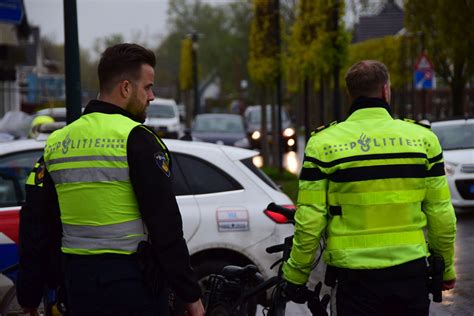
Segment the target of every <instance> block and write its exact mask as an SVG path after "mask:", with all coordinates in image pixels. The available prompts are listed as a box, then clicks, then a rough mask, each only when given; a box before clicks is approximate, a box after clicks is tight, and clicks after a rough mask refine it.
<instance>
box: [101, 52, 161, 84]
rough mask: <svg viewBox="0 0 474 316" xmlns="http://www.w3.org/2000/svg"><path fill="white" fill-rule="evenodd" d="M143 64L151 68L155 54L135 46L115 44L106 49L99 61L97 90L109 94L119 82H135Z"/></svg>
mask: <svg viewBox="0 0 474 316" xmlns="http://www.w3.org/2000/svg"><path fill="white" fill-rule="evenodd" d="M143 64H146V65H150V66H152V67H153V68H154V67H155V64H156V58H155V54H154V53H153V52H152V51H151V50H149V49H146V48H144V47H142V46H140V45H137V44H128V43H123V44H117V45H114V46H111V47H108V48H107V49H106V50H105V51H104V52H103V53H102V56H101V58H100V61H99V67H98V68H97V72H98V74H99V88H100V91H101V92H110V91H111V90H112V89H113V87H114V86H115V85H116V84H117V83H118V82H120V81H121V80H125V79H129V80H137V79H138V77H139V76H140V69H141V66H142V65H143Z"/></svg>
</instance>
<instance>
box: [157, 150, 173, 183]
mask: <svg viewBox="0 0 474 316" xmlns="http://www.w3.org/2000/svg"><path fill="white" fill-rule="evenodd" d="M153 156H154V157H155V161H156V164H157V165H158V167H160V169H161V170H162V171H163V172H164V173H165V175H166V176H167V177H169V176H170V175H171V173H170V166H169V163H168V160H167V159H166V156H165V154H164V153H162V152H157V153H154V154H153Z"/></svg>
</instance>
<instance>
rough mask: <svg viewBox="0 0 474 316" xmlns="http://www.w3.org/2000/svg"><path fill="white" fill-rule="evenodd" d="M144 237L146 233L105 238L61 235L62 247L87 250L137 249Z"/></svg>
mask: <svg viewBox="0 0 474 316" xmlns="http://www.w3.org/2000/svg"><path fill="white" fill-rule="evenodd" d="M146 239H147V238H146V235H141V236H130V237H124V238H107V239H105V238H104V239H99V238H85V237H73V236H63V238H62V247H64V248H71V249H89V250H99V249H105V250H124V251H137V247H138V244H139V243H140V241H142V240H146Z"/></svg>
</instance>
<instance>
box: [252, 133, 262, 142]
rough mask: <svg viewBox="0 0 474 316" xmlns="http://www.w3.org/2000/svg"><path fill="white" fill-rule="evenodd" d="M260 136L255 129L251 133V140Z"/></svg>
mask: <svg viewBox="0 0 474 316" xmlns="http://www.w3.org/2000/svg"><path fill="white" fill-rule="evenodd" d="M259 138H260V132H259V131H255V132H253V133H252V139H253V140H257V139H259Z"/></svg>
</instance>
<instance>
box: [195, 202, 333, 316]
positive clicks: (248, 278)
mask: <svg viewBox="0 0 474 316" xmlns="http://www.w3.org/2000/svg"><path fill="white" fill-rule="evenodd" d="M264 212H274V213H278V214H280V215H283V216H284V217H285V218H286V222H287V223H292V224H294V215H295V210H292V209H288V208H284V207H282V206H279V205H276V204H274V203H270V204H269V205H268V206H267V208H266V210H265V211H264ZM292 243H293V236H289V237H286V238H285V239H284V242H283V244H278V245H275V246H271V247H268V248H267V249H266V251H267V253H277V252H283V255H282V258H280V259H279V260H277V261H276V262H275V263H273V265H272V266H271V268H273V267H275V266H277V265H278V274H277V275H276V276H273V277H271V278H269V279H267V280H264V278H263V276H262V275H261V274H260V273H259V272H258V269H257V267H256V266H254V265H251V264H250V265H247V266H245V267H238V266H226V267H224V269H223V270H222V273H221V274H212V275H210V276H209V283H208V286H207V289H206V290H205V292H204V305H205V308H206V315H208V316H247V307H248V302H249V300H251V299H252V298H253V297H255V296H256V295H258V294H260V293H264V292H266V291H267V290H269V289H271V288H273V291H272V296H271V301H270V305H269V306H268V307H267V308H266V309H267V316H283V315H285V308H286V303H287V301H288V299H287V298H286V297H285V295H284V289H283V286H284V285H285V282H284V280H283V278H282V274H283V272H282V264H283V263H284V262H285V261H286V260H287V259H288V258H289V257H290V252H291V247H292ZM320 258H321V257H320V256H319V258H318V259H317V260H316V264H315V265H314V266H313V268H314V267H315V266H316V265H317V263H319V260H320ZM321 286H322V285H321V282H319V283H318V285H316V287H315V289H314V290H309V289H308V288H306V290H305V292H304V293H303V295H302V297H303V299H304V301H306V302H307V305H308V308H309V309H310V311H311V313H312V314H313V315H324V314H323V313H322V312H321V311H322V310H321V306H322V307H323V309H324V310H325V308H326V306H327V304H328V303H329V299H330V297H329V295H327V294H326V295H325V296H324V297H323V298H322V299H321V300H320V298H319V294H320V290H321Z"/></svg>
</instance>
